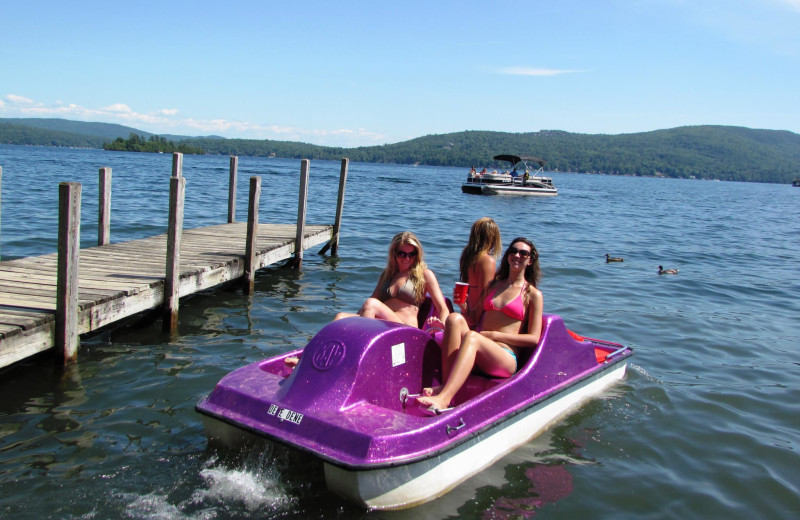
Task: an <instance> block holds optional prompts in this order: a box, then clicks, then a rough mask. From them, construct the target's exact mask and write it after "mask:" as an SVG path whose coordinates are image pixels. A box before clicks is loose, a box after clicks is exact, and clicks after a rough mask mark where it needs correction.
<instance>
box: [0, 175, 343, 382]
mask: <svg viewBox="0 0 800 520" xmlns="http://www.w3.org/2000/svg"><path fill="white" fill-rule="evenodd" d="M231 165H232V171H233V168H234V161H233V160H232V161H231ZM303 168H304V172H303V174H304V175H305V177H301V188H300V190H301V193H300V200H299V204H298V206H299V209H298V222H297V225H294V224H258V198H259V195H260V179H259V178H255V177H254V178H251V199H250V208H249V212H248V213H249V215H248V221H247V222H241V223H239V222H229V223H227V224H220V225H215V226H208V227H201V228H196V229H188V230H183V229H181V227H182V206H181V204H182V202H180V203H178V204H176V208H177V210H175V211H174V213H176V214H177V217H178V218H177V219H176V220H175V222H176V223H177V229H178V231H177V232H176V231H175V229H173V226H172V225H171V226H170V230H169V231H168V233H165V234H162V235H157V236H154V237H150V238H144V239H139V240H131V241H127V242H120V243H116V244H108V243H106V244H104V245H98V246H96V247H90V248H84V249H80V250H77V248H76V246H74V242H75V241H76V240H75V238H73V239H72V243H73V245H72V246H70V247H62V245H63V244H62V237H61V234H62V233H61V230H60V234H59V252H57V253H52V254H46V255H41V256H34V257H27V258H18V259H14V260H6V261H0V368H2V367H6V366H8V365H11V364H13V363H15V362H17V361H20V360H23V359H25V358H28V357H30V356H33V355H35V354H38V353H40V352H43V351H46V350H50V349H53V350H54V352H55V353H56V355H57V356H60V357H62V358H63V359H64V361H65V362H70V361H74V359H75V358H76V356H77V352H76V351H77V344H78V337H79V336H80V335H83V334H87V333H91V332H93V331H96V330H98V329H100V328H102V327H105V326H108V325H112V324H114V323H116V322H118V321H120V320H123V319H125V318H128V317H130V316H133V315H135V314H138V313H141V312H144V311H148V310H151V309H159V308H161V309H163V310H164V321H165V328H167V329H170V330H172V331H175V330H176V325H177V302H178V301H179V299H180V298H181V297H184V296H188V295H191V294H194V293H196V292H198V291H202V290H205V289H209V288H213V287H216V286H219V285H221V284H225V283H227V282H231V281H234V280H237V279H241V280H242V284H243V287H244V290H245V292H247V291H248V289H249V290H250V291H252V282H253V278H254V275H255V271H256V270H258V269H261V268H263V267H267V266H269V265H273V264H276V263H279V262H282V261H287V264H289V263H292V262H293V263H294V265H295V267H299V266H300V265H301V264H302V252H303V250H305V249H309V248H312V247H314V246H316V245H320V244H324V243H326V242H327V245H326V246H325V247H324V248H323V249H322V251H321V253H324V252H325V251H326V250H327V249H328V248H329V247H331V246H332V248H333V249H332V252H333V253H334V254H335V251H336V247H337V244H338V230H339V222H340V219H341V210H342V204H343V199H344V181H345V178H346V171H347V160H346V159H344V160H343V161H342V177H341V180H340V192H339V203H338V208H337V214H336V223H335V224H334V225H306V224H305V203H306V202H305V199H304V190H307V174H308V163H307V161H304V163H303ZM101 175H103V171H102V169H101ZM232 178H233V174H232ZM303 179H305V180H303ZM171 180H172V181H173V183H172V186H173V187H175V186H179V185H180V180H181V179H179V178H178V177H173V178H172V179H171ZM255 181H257V182H255ZM65 184H70V183H62V186H61V187H62V188H66V189H65V190H64V192H65V193H68V192H69V189H74V188H75V187H74V186H64V185H65ZM304 184H305V185H304ZM77 192H78V197H79V195H80V188H79V185H78V189H77ZM305 193H306V194H307V191H305ZM69 196H71V193H70V194H69V195H68V196H67V197H69ZM101 196H102V195H101ZM177 200H179V201H181V200H182V196H181V197H179V198H178V199H177ZM60 204H62V205H65V204H64V202H63V201H62V202H60ZM171 204H172V203H171ZM78 208H79V204H78ZM69 211H70V210H66V211H64V212H62V213H61V214H60V221H61V223H60V228H64V229H67V228H69V227H70V225H71V224H70V222H71V220H70V219H69V218H63V217H64V215H69ZM170 212H171V213H173V207H172V205H171V206H170ZM79 220H80V219H79V209H78V218H77V221H78V222H79ZM231 220H232V217H231ZM171 223H172V217H171ZM72 227H75V226H72ZM77 227H79V226H77ZM104 233H105V232H104V231H102V230H101V232H100V235H101V236H102V235H103V234H104ZM64 234H66V231H65V232H64ZM105 234H106V236H107V233H105ZM301 234H302V238H301ZM102 241H103V239H102V238H101V239H100V243H103V242H102ZM66 242H69V241H66ZM77 242H79V239H78V240H77ZM298 242H300V244H298ZM71 256H74V257H75V258H76V259H77V261H74V262H73V264H76V265H73V267H72V268H69V267H67V268H64V265H67V266H68V265H69V258H70V257H71ZM70 269H71V272H70ZM171 271H172V273H171ZM70 278H72V281H70ZM65 280H66V281H65ZM65 285H66V287H65ZM70 286H72V287H70ZM64 295H66V298H65V296H64ZM70 295H71V296H70ZM70 298H71V303H70V301H69V299H70ZM65 301H66V303H65ZM65 307H66V308H67V310H66V311H64V308H65ZM70 308H71V309H73V310H70ZM64 322H67V323H64ZM71 337H72V339H70V338H71Z"/></svg>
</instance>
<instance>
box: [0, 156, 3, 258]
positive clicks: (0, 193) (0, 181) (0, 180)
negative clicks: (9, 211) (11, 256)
mask: <svg viewBox="0 0 800 520" xmlns="http://www.w3.org/2000/svg"><path fill="white" fill-rule="evenodd" d="M2 201H3V167H2V166H0V224H2V223H3V219H2V216H3V211H2V210H3V202H2ZM2 230H3V228H2V226H0V231H2ZM2 238H3V234H2V233H0V244H2V243H3V241H2ZM2 252H3V250H2V248H1V247H0V259H2V258H3V255H2Z"/></svg>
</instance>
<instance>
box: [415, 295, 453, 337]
mask: <svg viewBox="0 0 800 520" xmlns="http://www.w3.org/2000/svg"><path fill="white" fill-rule="evenodd" d="M444 302H445V303H446V304H447V310H449V311H450V312H453V302H451V301H450V298H445V299H444ZM433 316H436V317H439V312H438V311H437V310H436V306H434V305H433V299H431V297H430V296H426V297H425V299H424V300H423V301H422V304H421V305H420V306H419V311H417V327H419V328H420V329H423V328H424V327H425V322H426V321H428V318H431V317H433Z"/></svg>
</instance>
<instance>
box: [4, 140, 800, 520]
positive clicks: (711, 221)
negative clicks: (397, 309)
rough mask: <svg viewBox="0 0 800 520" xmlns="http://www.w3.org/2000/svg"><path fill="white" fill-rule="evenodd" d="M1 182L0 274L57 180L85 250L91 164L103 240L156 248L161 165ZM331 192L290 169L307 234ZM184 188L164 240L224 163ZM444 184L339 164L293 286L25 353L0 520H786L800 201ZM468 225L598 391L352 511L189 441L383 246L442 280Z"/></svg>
mask: <svg viewBox="0 0 800 520" xmlns="http://www.w3.org/2000/svg"><path fill="white" fill-rule="evenodd" d="M500 151H502V150H500ZM500 151H499V152H500ZM239 164H240V166H239V189H238V206H237V207H238V214H239V216H238V220H245V217H246V211H247V208H246V201H247V184H248V181H247V179H248V178H249V177H250V176H253V175H259V176H261V177H262V182H263V187H262V199H261V215H260V221H261V222H285V223H293V222H294V221H295V218H296V206H297V190H298V178H299V171H300V161H299V160H283V159H266V158H248V157H241V158H240V163H239ZM0 166H2V168H3V176H2V221H0V223H1V224H2V227H1V228H0V254H1V255H2V258H3V259H9V258H13V257H20V256H30V255H38V254H44V253H51V252H53V251H55V247H56V239H57V231H56V222H57V206H58V203H57V200H58V183H59V182H61V181H78V182H81V183H82V184H83V203H82V221H81V231H82V237H83V239H82V242H83V245H84V246H90V245H93V244H94V243H96V236H97V216H96V214H97V202H96V200H97V184H98V181H97V177H98V175H97V170H98V168H100V167H102V166H110V167H112V168H113V194H112V228H111V236H112V241H114V242H116V241H121V240H127V239H132V238H141V237H145V236H150V235H153V234H156V233H163V232H165V231H166V223H167V200H168V191H169V190H168V187H169V179H168V178H169V176H170V173H171V156H170V155H166V154H165V155H156V154H125V153H113V152H103V151H98V150H68V149H55V148H35V147H17V146H7V145H6V146H0ZM476 166H479V165H476ZM338 175H339V163H338V162H325V161H312V162H311V180H310V187H309V208H308V222H309V223H317V224H318V223H331V222H332V221H333V218H334V214H335V202H336V193H337V189H338ZM184 176H185V177H186V179H187V188H186V190H187V192H186V193H187V194H186V217H185V224H186V227H197V226H201V225H209V224H218V223H223V222H225V220H226V216H227V182H228V158H227V157H212V156H209V157H195V156H186V157H185V158H184ZM465 176H466V169H454V168H431V167H424V166H420V167H412V166H400V165H381V164H363V163H352V164H351V165H350V171H349V177H348V184H347V197H346V201H345V209H344V218H343V224H342V238H341V243H340V249H339V255H340V256H339V257H338V258H329V257H321V256H319V255H317V254H316V252H317V251H316V250H311V251H307V252H306V258H305V262H304V265H303V269H302V271H301V272H294V271H286V270H282V269H280V268H270V269H266V270H263V271H261V272H259V275H258V277H257V279H256V291H255V294H254V295H252V296H251V297H246V296H243V295H242V293H241V292H240V291H237V290H233V289H224V290H218V291H213V292H207V293H204V294H202V295H199V296H196V297H193V298H190V299H188V300H185V301H182V302H181V311H180V336H179V337H178V338H176V339H170V338H169V337H166V336H164V335H163V334H162V333H161V331H160V323H158V322H143V323H139V324H136V325H131V326H126V327H123V328H119V329H117V330H113V331H106V332H104V333H102V334H100V335H97V336H95V337H92V338H88V339H84V341H83V342H82V346H81V348H80V350H79V362H78V364H77V365H75V366H74V367H72V368H70V369H69V370H68V371H66V373H64V374H62V373H60V372H59V371H56V370H54V368H53V364H52V363H51V362H50V361H49V359H48V358H46V357H45V358H37V359H35V360H31V361H28V362H24V363H22V364H19V365H17V366H15V367H13V368H12V369H9V370H5V371H2V372H0V395H2V399H0V517H3V518H86V519H117V518H120V519H121V518H144V519H165V518H175V519H220V520H223V519H250V518H253V519H255V518H259V519H263V518H282V519H286V518H289V519H291V518H322V517H324V518H387V519H394V518H398V519H399V518H414V519H416V518H432V519H433V518H475V519H490V518H529V517H532V516H534V515H535V516H536V517H537V518H548V519H550V518H564V519H574V518H613V519H620V518H635V519H642V518H659V519H660V518H676V519H677V518H680V519H683V518H725V519H736V518H742V519H745V518H747V519H750V518H770V519H783V518H785V519H794V518H797V517H798V515H800V471H798V468H800V453H798V450H800V353H799V352H798V344H799V343H800V341H798V339H800V326H799V325H798V317H800V303H798V301H799V300H798V295H800V276H798V275H799V274H800V272H799V271H798V266H800V219H798V216H800V189H797V188H792V187H791V186H788V185H769V184H751V183H725V182H705V181H687V180H670V179H654V178H630V177H609V176H592V175H579V174H567V173H554V174H553V179H554V183H555V184H556V186H558V188H559V195H558V197H554V198H536V197H508V198H506V197H483V196H475V195H464V194H462V193H461V191H460V183H461V182H462V181H463V179H464V178H465ZM482 216H491V217H493V218H494V219H495V220H496V221H497V222H498V223H499V225H500V228H501V231H502V233H503V244H504V246H506V245H507V244H508V242H509V240H510V239H512V238H513V237H515V236H518V235H524V236H527V237H529V238H531V239H532V240H533V241H534V242H535V243H536V245H537V247H538V249H539V251H540V255H541V263H542V270H543V281H542V285H541V289H542V291H543V293H544V298H545V311H546V312H549V313H556V314H560V315H561V316H563V317H564V320H565V322H566V324H567V326H568V327H569V328H570V329H572V330H575V331H576V332H578V333H580V334H584V335H587V336H592V337H597V338H602V339H607V340H610V341H616V342H620V343H623V344H626V345H629V346H631V347H633V348H634V349H635V352H636V355H635V357H634V358H633V359H632V363H631V364H630V365H629V370H628V374H627V376H626V378H625V379H624V380H623V381H622V382H621V383H620V384H618V385H616V386H614V387H613V388H612V389H611V390H610V391H609V392H606V393H605V394H604V395H603V396H602V397H601V398H598V399H595V400H593V401H591V402H588V403H586V404H585V405H583V406H582V407H581V408H580V409H579V410H577V411H575V412H574V413H572V414H571V415H569V416H567V417H566V418H564V419H563V420H561V421H560V422H558V423H557V424H555V425H553V426H552V427H551V428H550V429H549V430H548V431H546V432H545V433H544V434H542V435H540V436H539V437H537V438H535V439H534V440H532V441H531V442H530V443H529V444H527V445H526V446H524V447H523V448H521V449H518V450H516V451H515V452H513V453H512V454H510V455H508V456H507V457H505V458H504V459H502V460H501V461H499V462H498V463H496V464H495V465H493V466H492V467H491V468H489V469H487V470H486V471H484V472H482V473H481V474H479V475H477V476H475V477H474V478H472V479H470V480H468V481H467V482H466V483H464V484H463V485H461V486H459V487H458V488H457V489H455V490H454V491H452V492H451V493H449V494H447V495H446V496H444V497H442V498H441V499H439V500H436V501H434V502H432V503H429V504H427V505H424V506H421V507H418V508H415V509H412V510H408V511H400V512H384V513H381V512H365V511H362V510H360V509H358V508H356V507H354V506H351V505H349V504H348V503H346V502H343V501H341V500H340V499H338V498H337V497H335V496H333V495H331V494H330V493H328V492H327V491H326V490H325V489H324V486H322V485H321V483H320V481H319V479H318V478H317V477H316V475H315V474H314V473H313V472H312V471H310V470H309V468H306V467H303V466H300V467H298V466H296V465H294V464H293V462H292V459H291V458H287V457H286V455H285V454H284V453H280V452H273V451H268V452H263V453H261V452H250V453H240V454H231V453H216V452H214V451H212V450H210V449H209V448H208V447H207V444H206V439H205V436H204V432H203V428H202V424H201V420H200V416H199V415H198V414H197V413H196V412H195V411H194V405H195V403H196V402H197V401H198V400H199V399H200V398H201V397H203V396H204V395H206V394H207V393H208V392H209V391H210V390H211V389H212V388H213V386H214V384H215V383H216V382H217V381H218V380H219V379H220V378H221V377H222V376H223V375H224V374H226V373H228V372H229V371H231V370H233V369H235V368H238V367H240V366H242V365H245V364H247V363H251V362H253V361H256V360H259V359H262V358H264V357H267V356H270V355H274V354H277V353H280V352H284V351H287V350H289V349H295V348H301V347H303V346H304V345H305V344H306V343H307V342H308V340H309V339H310V338H311V337H312V336H313V335H314V333H315V332H317V331H318V330H319V329H320V328H321V327H322V326H323V325H324V324H326V323H327V322H328V321H329V320H330V319H331V318H332V317H333V316H334V315H335V314H336V313H337V312H339V311H343V310H350V311H354V310H356V309H358V307H359V305H360V304H361V302H362V301H363V300H364V298H366V297H367V296H368V295H369V294H370V292H371V291H372V289H373V287H374V284H375V281H376V279H377V277H378V274H379V273H380V271H381V269H382V268H383V266H384V264H385V257H386V249H387V247H388V243H389V240H390V239H391V237H392V236H393V235H394V234H395V233H396V232H399V231H402V230H405V229H409V230H412V231H414V232H415V233H417V235H418V236H419V237H420V239H421V241H422V244H423V246H424V248H425V258H426V260H427V262H428V264H429V266H430V267H431V268H432V269H433V270H434V271H435V272H436V273H437V275H438V278H439V281H440V283H441V284H442V286H444V287H447V288H449V287H451V286H452V284H453V282H454V281H455V280H456V276H457V262H458V257H459V254H460V250H461V248H462V247H463V246H464V244H465V242H466V240H467V236H468V232H469V227H470V225H471V223H472V222H473V221H474V220H476V219H477V218H479V217H482ZM606 253H611V254H612V256H622V257H624V258H625V261H624V262H623V263H619V264H606V263H605V258H604V255H605V254H606ZM659 264H663V265H664V266H665V267H670V268H678V269H680V273H679V274H678V275H677V276H659V275H658V274H657V267H658V265H659Z"/></svg>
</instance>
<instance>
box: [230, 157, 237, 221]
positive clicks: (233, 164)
mask: <svg viewBox="0 0 800 520" xmlns="http://www.w3.org/2000/svg"><path fill="white" fill-rule="evenodd" d="M238 169H239V158H238V157H236V156H235V155H232V156H231V166H230V182H228V224H232V223H233V222H236V173H237V171H238Z"/></svg>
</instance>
